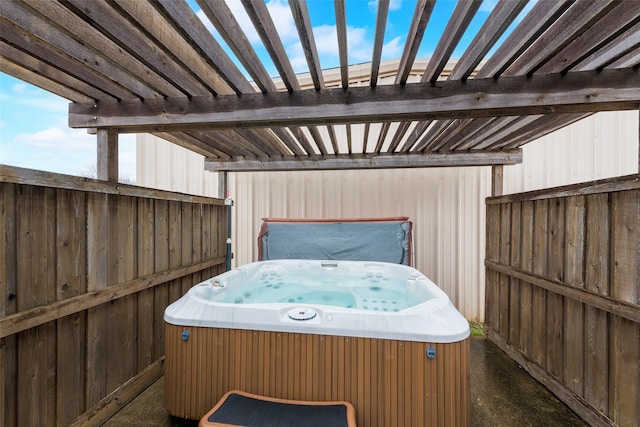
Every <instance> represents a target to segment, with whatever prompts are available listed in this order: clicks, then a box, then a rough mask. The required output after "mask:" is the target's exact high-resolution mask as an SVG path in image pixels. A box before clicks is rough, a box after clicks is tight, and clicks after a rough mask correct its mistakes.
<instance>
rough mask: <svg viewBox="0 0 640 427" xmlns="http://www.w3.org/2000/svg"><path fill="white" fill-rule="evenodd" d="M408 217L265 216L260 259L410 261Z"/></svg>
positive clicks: (406, 262) (259, 242) (410, 230)
mask: <svg viewBox="0 0 640 427" xmlns="http://www.w3.org/2000/svg"><path fill="white" fill-rule="evenodd" d="M411 232H412V224H411V222H410V221H409V218H407V217H393V218H374V219H290V218H263V219H262V227H261V229H260V235H259V236H258V259H259V260H260V261H267V260H275V259H325V260H347V261H381V262H391V263H395V264H404V265H411V263H412V254H411V245H412V241H411Z"/></svg>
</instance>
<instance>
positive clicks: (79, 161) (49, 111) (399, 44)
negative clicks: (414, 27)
mask: <svg viewBox="0 0 640 427" xmlns="http://www.w3.org/2000/svg"><path fill="white" fill-rule="evenodd" d="M462 1H465V0H462ZM496 1H497V0H485V1H484V2H483V4H482V7H481V9H480V11H479V12H478V13H477V14H476V18H475V19H474V21H473V23H472V25H471V26H470V30H469V31H468V32H467V33H466V34H465V36H464V37H463V40H462V41H461V42H460V44H459V46H458V48H457V49H456V51H455V52H454V54H453V57H456V56H459V55H460V54H462V53H463V52H464V49H465V48H466V46H467V45H468V44H469V42H470V41H471V40H472V39H473V35H474V32H475V31H477V29H478V28H479V27H480V26H481V25H482V24H483V22H484V20H485V19H486V17H487V16H488V13H489V11H490V10H491V9H492V7H493V6H494V5H495V3H496ZM188 2H189V4H191V5H192V8H193V9H194V10H196V11H199V7H198V6H197V3H196V2H195V1H194V0H188ZM227 3H228V4H229V6H230V8H231V9H232V10H233V11H234V14H235V16H236V17H237V19H238V20H239V22H240V23H241V25H243V28H246V29H247V30H246V32H247V34H248V37H249V39H250V41H251V42H252V43H253V44H254V46H255V48H256V51H257V52H258V54H259V55H260V56H261V57H263V58H264V62H265V64H268V65H269V66H268V71H269V73H270V74H271V75H275V74H276V73H275V67H273V65H272V64H271V61H270V59H269V58H268V55H267V54H266V52H265V50H264V47H262V44H261V42H260V40H259V38H258V36H257V34H256V32H255V30H254V29H253V27H252V26H251V24H250V21H249V19H248V17H246V14H245V13H244V9H243V8H242V6H241V4H240V2H239V1H237V0H227ZM455 4H456V3H455V1H453V0H440V1H438V2H437V3H436V7H435V9H434V11H433V15H432V17H431V20H430V22H429V26H428V27H427V33H426V34H427V35H426V36H425V38H424V40H423V43H422V46H421V48H420V51H419V53H418V57H428V56H429V55H430V53H431V52H432V51H433V50H434V48H435V45H436V43H437V41H438V39H439V37H440V35H441V34H442V31H443V30H444V26H445V25H446V23H447V20H448V17H449V15H450V14H451V12H452V11H453V9H454V7H455ZM267 5H268V7H269V9H270V12H271V15H272V16H273V17H274V21H275V22H276V25H277V28H278V31H279V34H280V37H281V38H282V40H283V43H284V45H285V47H286V49H287V52H288V54H289V57H290V58H291V61H292V64H293V66H294V70H295V71H296V72H306V71H308V69H307V66H306V62H305V60H304V55H303V53H302V49H301V47H300V42H299V39H298V36H297V31H296V28H295V25H294V23H293V18H292V17H291V13H290V10H289V5H288V1H286V0H269V1H268V3H267ZM415 5H416V0H391V5H390V10H389V17H388V20H387V27H386V34H385V41H384V49H383V60H384V59H393V58H399V57H400V56H401V55H402V49H403V47H404V43H405V37H406V33H407V31H408V29H409V25H410V23H411V18H412V17H413V11H414V8H415ZM307 6H308V8H309V13H310V16H311V25H312V26H313V29H314V37H315V41H316V44H317V45H318V54H319V58H320V63H321V65H322V68H333V67H337V66H339V58H338V51H337V37H336V30H335V14H334V6H333V1H330V0H307ZM376 8H377V3H376V2H375V1H366V0H347V2H346V16H347V25H348V29H347V39H348V45H349V46H348V47H349V49H348V51H349V63H350V64H357V63H362V62H370V61H371V54H372V50H373V39H374V33H375V24H376ZM199 14H200V15H201V17H203V14H202V12H199ZM211 29H212V28H211ZM212 30H213V29H212ZM213 32H214V33H215V31H214V30H213ZM218 40H219V41H220V39H219V38H218ZM221 44H222V45H224V43H223V42H221ZM232 57H233V56H232ZM68 105H69V101H67V100H65V99H63V98H60V97H57V96H56V95H52V94H50V93H48V92H46V91H44V90H42V89H39V88H37V87H35V86H31V85H29V84H27V83H24V82H22V81H20V80H18V79H15V78H13V77H11V76H9V75H6V74H3V73H0V163H2V164H9V165H14V166H20V167H25V168H31V169H38V170H46V171H51V172H58V173H65V174H71V175H79V176H90V175H91V174H92V173H93V172H94V171H95V163H96V138H95V136H94V135H89V134H87V132H86V130H84V129H70V128H69V127H68V126H67V113H68ZM119 160H120V165H119V169H120V177H121V179H123V178H126V179H127V180H130V181H135V162H136V160H135V135H121V136H120V151H119Z"/></svg>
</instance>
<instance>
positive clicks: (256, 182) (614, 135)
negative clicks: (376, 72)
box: [138, 111, 639, 320]
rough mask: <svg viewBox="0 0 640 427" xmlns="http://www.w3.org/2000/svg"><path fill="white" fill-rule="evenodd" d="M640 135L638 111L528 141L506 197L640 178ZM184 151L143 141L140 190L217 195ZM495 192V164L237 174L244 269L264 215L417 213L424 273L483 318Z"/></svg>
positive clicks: (238, 251) (509, 175)
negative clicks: (488, 219)
mask: <svg viewBox="0 0 640 427" xmlns="http://www.w3.org/2000/svg"><path fill="white" fill-rule="evenodd" d="M638 129H639V126H638V111H630V112H617V113H599V114H596V115H593V116H591V117H589V118H587V119H585V120H583V121H581V122H578V123H576V124H574V125H572V126H570V127H567V128H565V129H562V130H560V131H558V132H555V133H553V134H550V135H548V136H546V137H544V138H541V139H540V140H538V141H535V142H533V143H531V144H528V145H527V146H525V148H524V163H523V164H522V165H517V166H509V167H505V170H504V176H505V192H506V193H513V192H520V191H528V190H534V189H539V188H546V187H552V186H557V185H564V184H570V183H575V182H584V181H590V180H593V179H600V178H606V177H611V176H620V175H627V174H632V173H637V172H638V145H639V144H638V132H639V131H638ZM182 151H185V150H183V149H182V148H180V147H177V146H175V145H173V144H170V143H167V142H165V141H162V140H159V139H157V138H153V137H149V136H139V137H138V180H139V182H138V183H139V185H143V186H149V187H156V188H162V189H167V190H173V191H180V192H187V193H193V194H203V195H208V196H214V197H215V196H217V176H216V174H213V173H210V172H204V167H203V164H204V159H203V158H202V156H199V155H197V154H193V153H186V152H185V153H182ZM199 172H200V173H199ZM198 175H199V176H198ZM490 187H491V169H490V168H489V167H470V168H431V169H402V170H378V171H372V170H362V171H305V172H253V173H231V174H229V190H230V195H231V197H232V198H233V199H234V202H235V206H234V209H233V214H234V218H233V227H232V228H233V229H232V238H233V251H234V254H235V259H234V265H241V264H245V263H248V262H252V261H255V260H256V258H257V243H256V239H257V236H258V230H259V227H260V220H261V218H263V217H294V218H350V217H382V216H408V217H409V218H410V219H411V220H412V221H413V223H414V244H415V266H416V268H418V269H419V270H420V271H422V272H423V273H425V274H426V275H427V276H429V277H430V278H431V279H432V280H433V281H434V282H436V283H437V284H438V285H440V286H441V287H442V288H443V289H444V290H445V292H447V294H448V295H449V296H450V298H451V299H452V301H453V302H454V303H455V304H456V306H457V307H458V309H459V310H460V311H461V312H462V313H463V314H464V315H465V316H466V317H467V318H468V319H478V320H482V319H484V264H483V263H484V249H485V248H484V236H485V205H484V199H485V198H486V197H487V196H488V195H489V192H490Z"/></svg>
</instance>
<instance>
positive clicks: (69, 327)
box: [0, 166, 229, 427]
mask: <svg viewBox="0 0 640 427" xmlns="http://www.w3.org/2000/svg"><path fill="white" fill-rule="evenodd" d="M228 209H229V207H227V206H225V205H224V200H219V199H212V198H206V197H198V196H189V195H185V194H179V193H171V192H166V191H158V190H151V189H145V188H141V187H135V186H129V185H122V184H112V183H108V182H102V181H97V180H92V179H86V178H78V177H72V176H66V175H59V174H51V173H46V172H39V171H31V170H26V169H21V168H14V167H9V166H0V230H1V233H2V234H1V235H0V236H1V237H0V238H1V239H2V242H1V244H0V259H2V267H1V269H0V296H1V297H2V298H1V299H0V369H1V370H2V373H1V374H0V425H4V426H7V427H12V426H22V425H41V426H67V425H72V424H74V423H76V424H82V425H99V424H101V423H102V422H103V421H104V420H105V419H106V418H108V417H109V416H110V415H111V414H113V413H114V412H115V411H117V410H118V409H119V408H120V407H121V406H122V405H123V404H125V403H126V402H127V400H128V399H131V398H133V397H134V396H135V395H136V394H137V393H139V392H140V391H141V390H143V389H144V388H145V387H146V386H148V385H149V384H150V383H151V382H153V381H155V379H157V378H158V377H159V376H160V375H161V374H162V372H163V364H164V321H163V315H164V309H165V308H166V306H167V305H168V304H170V303H171V302H172V301H174V300H176V299H177V298H179V297H180V296H181V295H182V294H183V293H184V292H185V291H186V290H187V289H189V288H190V287H191V286H192V285H194V284H195V283H198V282H199V281H201V280H204V279H206V278H208V277H211V276H214V275H216V274H219V273H221V272H223V271H224V269H225V256H226V236H227V210H228Z"/></svg>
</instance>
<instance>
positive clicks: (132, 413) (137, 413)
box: [103, 337, 586, 427]
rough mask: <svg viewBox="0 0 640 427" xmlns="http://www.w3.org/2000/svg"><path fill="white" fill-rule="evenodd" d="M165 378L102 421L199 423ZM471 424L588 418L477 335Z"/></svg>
mask: <svg viewBox="0 0 640 427" xmlns="http://www.w3.org/2000/svg"><path fill="white" fill-rule="evenodd" d="M163 380H164V378H160V379H159V380H158V381H156V382H155V383H154V384H153V385H152V386H151V387H149V388H148V389H147V390H145V391H144V392H143V393H142V394H140V395H139V396H138V397H137V398H136V399H134V400H133V401H132V402H131V403H129V404H128V405H126V406H125V407H124V408H123V409H122V410H120V412H118V413H117V414H116V415H115V416H113V417H112V418H111V419H110V420H108V421H107V422H106V423H105V424H103V425H104V426H106V427H119V426H139V427H143V426H154V427H187V426H188V427H194V426H197V425H198V422H197V421H192V420H183V419H179V418H175V417H172V416H170V415H169V414H168V413H167V411H166V410H165V408H164V381H163ZM471 425H472V426H478V427H481V426H482V427H484V426H492V427H502V426H505V427H507V426H509V427H510V426H518V427H525V426H531V427H537V426H563V427H564V426H585V425H586V424H585V423H584V422H583V421H581V420H580V418H578V417H577V416H576V415H575V414H574V413H573V412H572V411H571V410H570V409H569V408H567V407H566V406H565V405H564V404H563V403H562V402H560V401H559V400H558V399H556V398H555V396H553V395H552V394H551V393H550V392H549V391H548V390H547V389H546V388H545V387H544V386H542V385H541V384H540V383H538V382H537V381H536V380H534V379H533V378H531V377H530V376H529V374H527V372H526V371H525V370H524V369H522V368H520V367H519V366H518V364H517V363H516V362H514V361H513V360H511V359H510V358H509V357H508V356H507V355H506V354H505V353H504V352H503V351H502V350H500V349H499V348H498V347H496V346H495V345H494V344H493V343H492V342H490V341H489V340H487V339H485V338H482V337H472V339H471ZM363 427H366V426H363ZM389 427H402V426H389Z"/></svg>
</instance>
